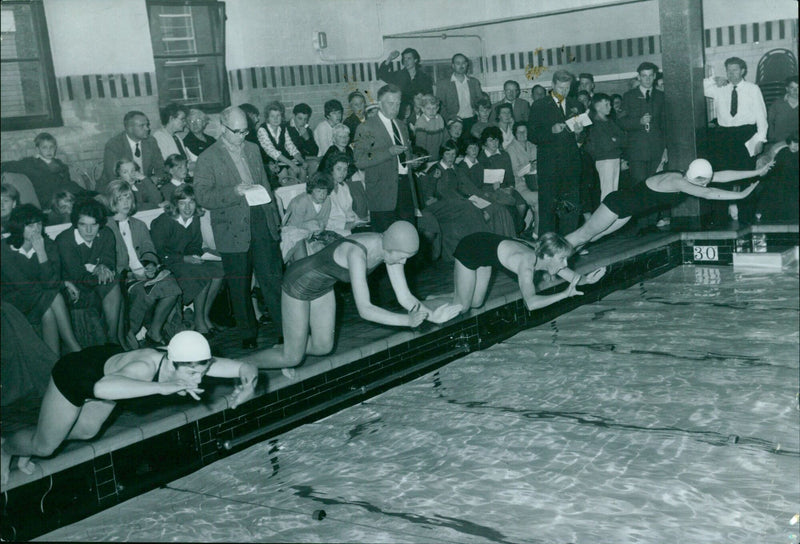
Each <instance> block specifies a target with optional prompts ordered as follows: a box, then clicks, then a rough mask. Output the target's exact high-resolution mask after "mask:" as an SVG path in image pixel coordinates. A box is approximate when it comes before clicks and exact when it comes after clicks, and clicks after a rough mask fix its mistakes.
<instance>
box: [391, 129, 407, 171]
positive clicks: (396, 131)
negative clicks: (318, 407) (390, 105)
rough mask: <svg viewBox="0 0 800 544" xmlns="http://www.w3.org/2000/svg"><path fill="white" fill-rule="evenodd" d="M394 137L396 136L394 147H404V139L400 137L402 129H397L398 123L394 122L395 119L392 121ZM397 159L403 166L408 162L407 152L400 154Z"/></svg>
mask: <svg viewBox="0 0 800 544" xmlns="http://www.w3.org/2000/svg"><path fill="white" fill-rule="evenodd" d="M392 135H393V136H394V145H403V139H402V138H401V137H400V129H399V128H397V123H395V122H394V119H393V120H392ZM397 159H398V160H399V161H400V164H401V165H402V164H403V163H404V162H406V152H405V151H403V152H402V153H400V154H399V155H398V156H397Z"/></svg>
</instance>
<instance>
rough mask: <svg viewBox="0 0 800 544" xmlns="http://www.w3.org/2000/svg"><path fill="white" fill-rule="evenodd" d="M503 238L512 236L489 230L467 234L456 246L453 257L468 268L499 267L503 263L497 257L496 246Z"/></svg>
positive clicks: (506, 238)
mask: <svg viewBox="0 0 800 544" xmlns="http://www.w3.org/2000/svg"><path fill="white" fill-rule="evenodd" d="M504 240H513V238H508V237H507V236H500V235H499V234H494V233H491V232H475V233H473V234H468V235H467V236H464V237H463V238H462V239H461V241H460V242H459V243H458V246H456V250H455V251H454V252H453V257H455V258H456V259H458V262H460V263H461V264H463V265H464V266H466V267H467V268H469V269H470V270H477V269H478V268H480V267H482V266H491V267H492V268H499V267H502V266H503V265H502V264H500V259H499V258H498V257H497V248H498V247H499V246H500V242H502V241H504Z"/></svg>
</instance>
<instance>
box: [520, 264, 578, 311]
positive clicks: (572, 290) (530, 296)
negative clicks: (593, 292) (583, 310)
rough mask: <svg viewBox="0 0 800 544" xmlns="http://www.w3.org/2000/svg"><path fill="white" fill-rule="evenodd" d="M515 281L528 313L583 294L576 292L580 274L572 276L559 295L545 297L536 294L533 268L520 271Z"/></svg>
mask: <svg viewBox="0 0 800 544" xmlns="http://www.w3.org/2000/svg"><path fill="white" fill-rule="evenodd" d="M517 279H518V280H519V289H520V291H522V299H523V300H524V301H525V307H526V308H528V311H533V310H538V309H539V308H544V307H545V306H550V305H551V304H553V303H555V302H558V301H559V300H564V299H565V298H569V297H574V296H576V295H582V294H583V293H582V292H580V291H578V290H577V285H578V281H579V280H580V279H581V276H580V274H574V276H573V278H572V281H570V283H569V286H568V287H567V288H566V289H564V290H563V291H561V292H560V293H555V294H553V295H546V296H541V295H537V294H536V288H535V287H534V285H533V268H527V267H526V268H524V269H523V270H521V271H520V272H519V273H518V274H517Z"/></svg>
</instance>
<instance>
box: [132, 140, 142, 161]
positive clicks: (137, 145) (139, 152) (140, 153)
mask: <svg viewBox="0 0 800 544" xmlns="http://www.w3.org/2000/svg"><path fill="white" fill-rule="evenodd" d="M133 156H134V157H136V158H137V159H138V158H140V157H141V156H142V150H141V149H140V148H139V142H136V151H134V152H133Z"/></svg>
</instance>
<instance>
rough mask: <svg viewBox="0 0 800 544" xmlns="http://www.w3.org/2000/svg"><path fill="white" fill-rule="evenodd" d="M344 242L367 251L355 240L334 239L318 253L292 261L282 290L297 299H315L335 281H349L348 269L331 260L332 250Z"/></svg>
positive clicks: (327, 290) (330, 287) (325, 292)
mask: <svg viewBox="0 0 800 544" xmlns="http://www.w3.org/2000/svg"><path fill="white" fill-rule="evenodd" d="M345 242H349V243H351V244H355V245H356V246H358V247H360V248H361V249H363V250H364V253H365V254H366V253H367V248H365V247H364V246H363V245H361V244H359V243H358V242H356V241H355V240H350V239H348V238H341V239H339V240H336V241H335V242H332V243H331V244H328V245H327V246H325V248H324V249H323V250H322V251H320V252H319V253H315V254H314V255H310V256H308V257H306V258H304V259H300V260H299V261H296V262H294V263H292V264H291V265H290V266H289V268H287V269H286V272H285V273H284V274H283V292H284V293H286V294H287V295H289V296H290V297H292V298H296V299H298V300H316V299H318V298H319V297H321V296H323V295H325V294H327V293H329V292H330V291H331V290H332V289H333V286H334V284H335V283H336V282H337V281H344V282H349V281H350V271H349V270H348V269H347V268H344V267H341V266H339V265H338V264H336V261H334V260H333V252H334V251H336V248H337V247H339V246H340V245H342V244H343V243H345ZM369 272H370V271H368V272H367V273H369Z"/></svg>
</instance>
